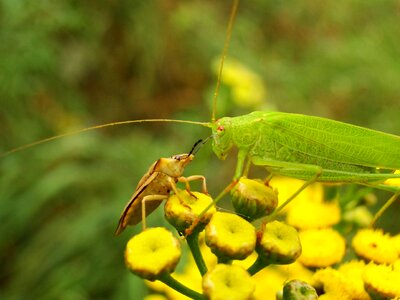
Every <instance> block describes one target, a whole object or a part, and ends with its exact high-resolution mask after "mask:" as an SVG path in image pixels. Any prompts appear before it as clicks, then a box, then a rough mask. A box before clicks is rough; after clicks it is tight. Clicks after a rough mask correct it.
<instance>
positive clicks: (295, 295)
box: [283, 280, 318, 300]
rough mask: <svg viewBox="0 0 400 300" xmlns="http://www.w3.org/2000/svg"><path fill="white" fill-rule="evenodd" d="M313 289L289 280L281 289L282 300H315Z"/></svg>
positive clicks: (315, 293)
mask: <svg viewBox="0 0 400 300" xmlns="http://www.w3.org/2000/svg"><path fill="white" fill-rule="evenodd" d="M317 299H318V295H317V292H316V291H315V289H314V288H313V287H312V286H311V285H309V284H308V283H306V282H304V281H301V280H291V281H289V282H287V283H286V284H285V286H284V287H283V300H317Z"/></svg>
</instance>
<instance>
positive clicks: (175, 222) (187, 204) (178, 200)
mask: <svg viewBox="0 0 400 300" xmlns="http://www.w3.org/2000/svg"><path fill="white" fill-rule="evenodd" d="M191 193H192V194H193V195H194V196H195V197H193V196H192V195H190V194H189V193H188V192H187V191H186V190H182V191H179V192H178V195H175V194H173V195H171V196H170V197H169V198H168V199H167V202H166V203H165V206H164V212H165V218H166V219H167V221H168V222H169V223H170V224H171V225H172V226H174V227H175V229H176V230H178V231H179V232H184V231H185V229H186V228H188V227H190V225H192V223H193V222H195V221H198V216H199V215H200V214H201V213H202V212H203V210H204V209H205V208H206V207H207V206H208V205H209V204H211V203H212V201H213V200H212V199H211V197H210V196H208V195H206V194H203V193H198V192H191ZM215 211H216V208H215V205H213V206H212V207H211V208H210V209H209V210H207V212H206V214H205V215H204V216H203V217H202V219H201V224H199V225H201V226H204V225H205V224H207V223H208V221H209V220H210V218H211V216H212V215H213V213H214V212H215Z"/></svg>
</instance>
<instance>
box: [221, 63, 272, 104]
mask: <svg viewBox="0 0 400 300" xmlns="http://www.w3.org/2000/svg"><path fill="white" fill-rule="evenodd" d="M218 60H219V59H218ZM215 66H216V67H215V70H216V71H217V72H218V71H219V64H215ZM221 81H222V82H223V83H224V84H226V85H229V86H230V87H231V88H232V95H233V100H234V101H235V103H236V104H237V105H238V106H241V107H255V108H259V107H260V105H261V104H263V102H264V101H265V100H266V98H267V92H266V89H265V87H264V83H263V82H262V79H261V77H260V76H259V75H258V74H256V73H254V72H253V71H251V70H250V69H249V68H248V67H247V66H245V65H244V64H242V63H241V62H239V61H237V60H234V59H226V60H225V64H224V75H223V76H222V78H221Z"/></svg>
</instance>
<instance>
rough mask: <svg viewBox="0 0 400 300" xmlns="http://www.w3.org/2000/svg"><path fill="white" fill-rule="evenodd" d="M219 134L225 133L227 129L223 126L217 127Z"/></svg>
mask: <svg viewBox="0 0 400 300" xmlns="http://www.w3.org/2000/svg"><path fill="white" fill-rule="evenodd" d="M217 132H218V134H221V133H224V132H225V127H224V126H222V125H220V126H218V127H217Z"/></svg>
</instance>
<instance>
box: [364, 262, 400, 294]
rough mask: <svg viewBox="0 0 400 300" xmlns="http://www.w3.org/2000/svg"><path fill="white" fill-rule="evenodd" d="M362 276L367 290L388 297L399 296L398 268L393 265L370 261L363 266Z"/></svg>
mask: <svg viewBox="0 0 400 300" xmlns="http://www.w3.org/2000/svg"><path fill="white" fill-rule="evenodd" d="M363 278H364V282H365V287H366V289H367V291H368V292H370V293H372V294H377V295H379V296H380V297H386V298H389V299H392V298H395V297H400V270H396V269H393V266H391V265H389V266H386V265H376V264H374V263H370V264H368V265H367V266H366V267H365V270H364V274H363Z"/></svg>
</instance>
